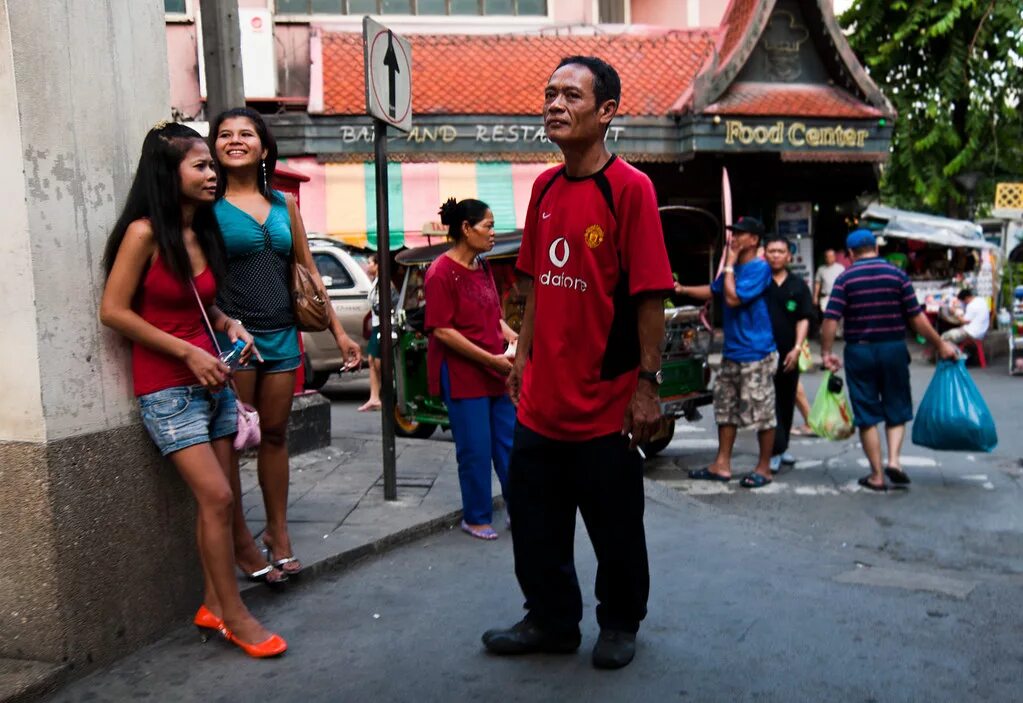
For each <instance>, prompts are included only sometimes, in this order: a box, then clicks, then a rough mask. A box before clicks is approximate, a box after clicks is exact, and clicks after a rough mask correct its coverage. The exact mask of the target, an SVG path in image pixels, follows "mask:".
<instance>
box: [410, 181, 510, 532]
mask: <svg viewBox="0 0 1023 703" xmlns="http://www.w3.org/2000/svg"><path fill="white" fill-rule="evenodd" d="M440 216H441V222H443V223H444V224H445V225H447V226H448V237H449V238H450V239H451V241H452V242H453V246H452V247H451V248H450V249H449V250H448V251H447V252H446V253H445V254H444V255H442V256H439V257H437V260H436V261H434V262H433V264H432V265H431V266H430V269H429V270H428V271H427V272H426V330H427V332H429V334H430V341H429V346H428V348H427V368H428V371H429V382H430V392H431V393H433V394H435V395H441V394H443V398H444V404H445V405H446V406H447V408H448V416H449V418H450V421H451V433H452V435H453V436H454V438H455V453H456V456H457V459H458V480H459V483H460V484H461V488H462V512H463V516H462V517H463V519H462V530H464V531H465V532H467V533H469V534H470V535H472V536H473V537H476V538H478V539H483V540H493V539H497V532H496V531H494V528H493V526H492V524H491V523H492V521H493V515H492V511H493V496H492V494H491V490H490V467H491V465H493V468H494V471H495V472H496V473H497V478H498V480H499V481H500V482H501V492H502V493H505V492H506V488H507V483H508V460H509V457H510V456H511V445H512V432H513V430H514V427H515V407H514V406H513V405H512V402H511V400H510V399H509V398H508V392H507V388H506V386H505V377H506V376H507V375H508V373H509V372H510V371H511V368H512V360H511V358H510V357H509V356H506V355H505V353H504V351H505V342H508V343H514V342H515V340H516V339H517V337H518V335H516V334H515V332H514V331H513V330H512V329H511V328H510V327H508V325H507V324H505V322H504V320H502V319H501V303H500V298H499V297H498V294H497V287H496V286H495V284H494V277H493V274H492V273H491V271H490V266H489V265H488V264H487V263H486V261H484V260H483V259H482V258H481V257H480V255H481V254H483V253H485V252H488V251H490V250H491V249H493V248H494V214H493V213H492V212H491V211H490V208H489V207H488V206H487V204H486V203H484V202H481V201H479V200H471V199H467V200H462V201H461V202H455V200H454V198H451V199H449V200H448V201H447V202H446V203H444V204H443V205H442V206H441V209H440Z"/></svg>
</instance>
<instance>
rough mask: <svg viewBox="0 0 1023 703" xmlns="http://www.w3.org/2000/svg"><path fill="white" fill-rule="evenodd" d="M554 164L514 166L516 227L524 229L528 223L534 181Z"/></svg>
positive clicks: (512, 169)
mask: <svg viewBox="0 0 1023 703" xmlns="http://www.w3.org/2000/svg"><path fill="white" fill-rule="evenodd" d="M552 165H553V164H549V163H547V164H512V165H511V172H512V189H513V191H514V193H515V226H516V227H519V228H521V227H523V226H524V225H525V223H526V210H527V209H529V196H530V195H531V194H532V192H533V181H535V180H536V178H537V176H539V175H540V174H541V173H543V172H544V171H546V170H547V169H548V168H550V167H551V166H552Z"/></svg>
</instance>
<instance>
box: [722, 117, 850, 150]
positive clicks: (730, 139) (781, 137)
mask: <svg viewBox="0 0 1023 703" xmlns="http://www.w3.org/2000/svg"><path fill="white" fill-rule="evenodd" d="M869 137H870V130H867V129H854V128H852V127H843V126H842V125H834V126H830V127H808V126H807V125H806V123H804V122H792V123H789V124H786V123H785V122H784V121H782V120H778V121H777V122H775V123H774V124H772V125H755V126H754V125H748V124H745V123H743V122H742V121H741V120H726V121H725V144H744V145H745V144H779V145H784V144H788V145H790V146H810V147H839V148H848V149H862V148H863V147H864V146H865V145H866V142H867V139H868V138H869Z"/></svg>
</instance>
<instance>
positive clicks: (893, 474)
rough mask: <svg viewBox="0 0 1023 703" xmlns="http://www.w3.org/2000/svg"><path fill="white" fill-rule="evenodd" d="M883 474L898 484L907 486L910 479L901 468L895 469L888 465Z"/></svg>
mask: <svg viewBox="0 0 1023 703" xmlns="http://www.w3.org/2000/svg"><path fill="white" fill-rule="evenodd" d="M884 475H885V476H887V477H888V480H889V481H891V482H892V483H894V484H896V485H899V486H907V485H909V484H910V483H912V481H910V480H909V476H907V475H906V472H905V471H903V470H902V469H896V468H895V467H894V466H889V467H887V468H886V469H885V470H884Z"/></svg>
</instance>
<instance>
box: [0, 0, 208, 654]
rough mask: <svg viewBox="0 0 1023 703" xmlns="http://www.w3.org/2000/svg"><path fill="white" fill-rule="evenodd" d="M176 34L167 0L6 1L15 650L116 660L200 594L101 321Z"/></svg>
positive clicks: (0, 374)
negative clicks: (117, 228)
mask: <svg viewBox="0 0 1023 703" xmlns="http://www.w3.org/2000/svg"><path fill="white" fill-rule="evenodd" d="M165 42H166V40H165V37H164V14H163V3H162V2H161V1H160V0H32V1H31V2H27V1H26V0H0V193H3V203H4V206H3V208H2V209H0V265H2V266H3V273H2V275H0V389H2V390H3V402H2V403H0V633H2V636H0V657H13V658H20V659H39V660H45V661H51V662H66V663H68V664H70V665H72V666H75V665H88V664H90V663H99V662H102V661H107V660H110V659H112V658H114V657H115V656H117V655H120V654H123V653H125V652H126V651H129V650H131V649H133V648H135V647H137V646H139V645H140V644H141V643H143V642H145V641H147V640H150V639H152V638H153V637H154V636H155V635H156V634H157V633H159V632H161V631H163V630H164V629H165V628H166V626H167V625H168V624H169V623H170V622H172V621H178V622H184V621H185V618H186V616H187V615H188V611H189V608H191V607H194V606H196V605H197V602H198V601H197V596H198V593H199V587H200V575H199V571H198V564H197V563H196V556H195V549H194V546H193V543H192V539H193V529H192V521H193V520H194V511H193V507H192V501H191V499H190V497H189V495H188V491H187V489H186V488H185V487H184V485H183V484H182V482H181V481H180V480H179V479H178V477H177V475H176V474H175V473H174V472H173V470H172V469H171V468H170V467H169V466H168V465H167V464H165V463H164V462H162V461H161V460H160V458H159V456H158V454H157V453H156V451H155V450H154V449H153V447H152V444H151V442H150V441H149V439H148V437H147V436H146V435H145V432H144V430H143V429H142V426H141V423H140V421H139V418H138V414H137V411H136V409H135V404H134V400H133V398H132V392H131V383H130V380H131V379H130V372H129V364H128V359H129V355H128V347H127V345H126V344H125V343H124V342H123V340H120V339H118V338H117V337H116V335H113V334H111V333H109V332H107V331H105V330H104V329H103V328H102V327H101V326H100V324H99V322H98V319H97V306H98V302H99V296H100V291H101V289H102V286H103V275H102V273H101V270H100V259H101V257H102V251H103V245H104V243H105V240H106V237H107V234H108V232H109V230H110V228H111V226H112V225H113V223H114V220H115V219H116V216H117V213H118V209H119V207H120V206H121V204H122V203H123V202H124V197H125V196H126V194H127V191H128V187H129V185H130V183H131V177H132V175H133V172H134V169H135V165H136V162H137V160H138V155H139V150H140V147H141V143H142V138H143V137H144V135H145V132H146V130H147V129H148V128H149V127H151V126H152V125H153V124H154V123H156V122H157V121H158V120H161V119H164V118H166V117H167V116H168V115H169V114H170V109H169V95H168V77H167V76H168V72H167V52H166V47H165Z"/></svg>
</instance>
